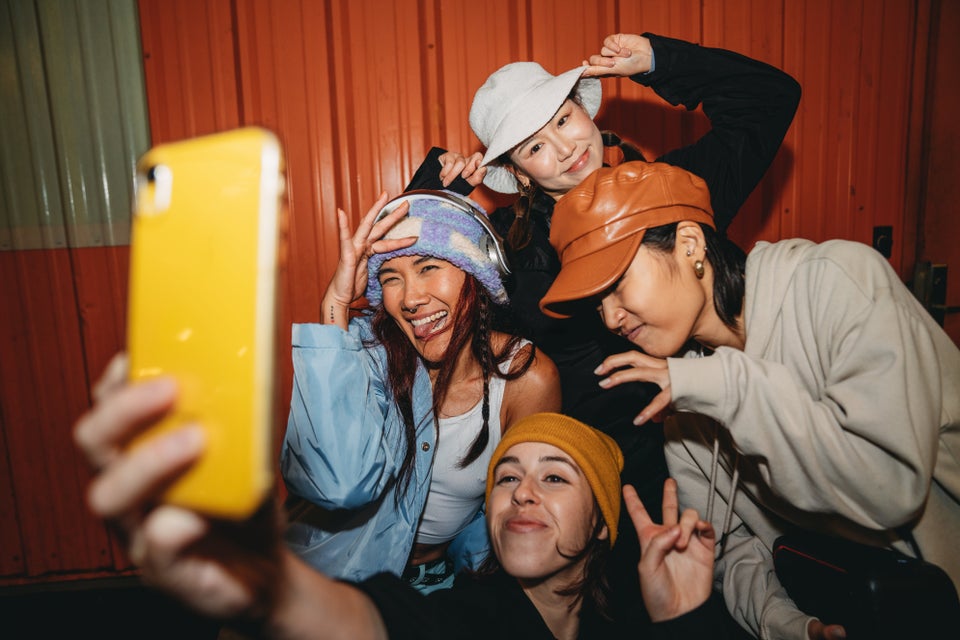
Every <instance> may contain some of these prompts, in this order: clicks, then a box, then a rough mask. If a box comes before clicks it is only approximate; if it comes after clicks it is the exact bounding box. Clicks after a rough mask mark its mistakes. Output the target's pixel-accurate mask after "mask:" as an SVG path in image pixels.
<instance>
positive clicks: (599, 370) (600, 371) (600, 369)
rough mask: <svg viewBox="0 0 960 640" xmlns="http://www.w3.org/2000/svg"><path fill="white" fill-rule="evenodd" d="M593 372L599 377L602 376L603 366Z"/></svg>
mask: <svg viewBox="0 0 960 640" xmlns="http://www.w3.org/2000/svg"><path fill="white" fill-rule="evenodd" d="M593 372H594V373H595V374H597V375H600V374H601V373H603V365H602V364H601V365H600V366H598V367H597V368H596V369H594V370H593Z"/></svg>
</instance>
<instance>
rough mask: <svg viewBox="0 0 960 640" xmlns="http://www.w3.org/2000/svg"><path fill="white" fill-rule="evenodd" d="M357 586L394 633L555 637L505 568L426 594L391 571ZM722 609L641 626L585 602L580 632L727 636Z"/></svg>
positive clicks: (464, 639) (528, 639)
mask: <svg viewBox="0 0 960 640" xmlns="http://www.w3.org/2000/svg"><path fill="white" fill-rule="evenodd" d="M634 575H636V573H634ZM357 586H358V587H359V588H360V589H361V590H362V591H363V592H364V593H366V594H367V595H368V596H369V597H370V598H371V599H372V600H373V602H374V604H375V605H376V607H377V609H378V610H379V611H380V615H381V617H382V618H383V621H384V623H385V624H386V627H387V633H388V635H389V637H390V638H416V639H418V640H420V639H422V640H433V639H436V640H448V639H450V638H456V639H457V640H471V639H474V638H475V639H476V640H490V639H492V638H505V639H510V638H518V639H522V640H541V639H542V640H553V634H551V633H550V630H549V629H548V628H547V625H546V623H545V622H544V621H543V618H541V617H540V613H539V612H538V611H537V609H536V607H534V606H533V603H532V602H531V601H530V599H529V598H527V596H526V594H524V592H523V590H522V589H521V588H520V584H519V583H518V582H517V581H516V579H514V578H511V577H510V576H508V575H507V574H505V573H503V572H502V571H501V572H497V573H495V574H493V575H491V576H486V577H483V578H476V577H473V576H469V575H463V576H460V577H458V578H457V581H456V583H455V584H454V586H453V588H452V589H441V590H439V591H434V592H432V593H430V594H428V595H426V596H424V595H423V594H421V593H419V592H418V591H416V590H415V589H414V588H413V587H411V586H409V585H407V584H406V583H404V582H403V581H402V580H400V579H399V578H397V577H396V576H394V575H392V574H387V573H381V574H379V575H376V576H373V577H372V578H370V579H369V580H366V581H364V582H362V583H360V584H358V585H357ZM637 606H642V605H639V604H638V605H637ZM723 613H724V612H723V609H722V606H721V605H720V604H719V603H718V602H717V601H716V600H715V599H711V600H708V601H707V602H706V603H704V604H703V605H701V606H700V607H698V608H697V609H694V610H693V611H691V612H689V613H686V614H684V615H682V616H680V617H679V618H674V619H673V620H668V621H665V622H659V623H655V624H654V623H650V622H646V624H642V625H640V626H637V625H634V624H617V623H614V622H612V621H611V620H608V619H606V618H604V617H602V616H600V615H599V614H598V613H597V612H596V611H595V610H594V609H593V608H592V607H591V606H589V604H588V603H585V604H584V606H583V609H582V611H581V613H580V634H579V637H580V638H583V639H584V640H593V639H597V640H618V639H619V638H630V640H687V639H689V638H702V639H703V640H719V639H721V638H727V637H728V635H727V630H726V625H725V623H724V620H723V617H722V616H723Z"/></svg>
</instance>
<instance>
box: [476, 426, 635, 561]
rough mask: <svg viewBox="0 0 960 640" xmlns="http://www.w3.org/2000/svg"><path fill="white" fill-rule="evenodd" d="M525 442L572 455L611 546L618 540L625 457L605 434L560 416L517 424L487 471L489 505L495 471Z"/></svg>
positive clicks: (510, 430)
mask: <svg viewBox="0 0 960 640" xmlns="http://www.w3.org/2000/svg"><path fill="white" fill-rule="evenodd" d="M521 442H545V443H546V444H550V445H553V446H555V447H557V448H558V449H560V450H561V451H563V452H564V453H566V454H567V455H569V456H570V457H571V458H573V460H574V461H575V462H576V463H577V465H578V466H579V467H580V470H581V471H583V475H584V477H586V479H587V482H588V483H589V484H590V488H591V489H592V490H593V496H594V498H596V500H597V504H598V505H600V513H601V514H602V515H603V520H604V522H606V524H607V529H608V530H609V531H610V546H611V547H612V546H613V543H614V542H616V540H617V522H619V520H620V471H621V470H623V453H622V452H621V451H620V447H619V446H617V443H616V442H615V441H614V440H613V438H611V437H610V436H608V435H607V434H605V433H602V432H600V431H597V430H596V429H594V428H593V427H590V426H588V425H585V424H584V423H582V422H580V421H579V420H575V419H573V418H571V417H570V416H565V415H561V414H559V413H535V414H533V415H529V416H527V417H525V418H521V419H520V420H518V421H517V422H516V423H514V424H513V425H512V426H511V427H510V428H509V429H507V432H506V433H505V434H504V435H503V439H501V440H500V444H498V445H497V448H496V449H495V450H494V452H493V457H492V458H491V459H490V466H489V467H488V468H487V498H486V499H487V503H488V506H489V502H490V491H491V490H492V489H493V470H494V468H495V467H496V466H497V462H499V461H500V458H502V457H503V455H504V454H505V453H506V452H507V449H509V448H510V447H512V446H513V445H515V444H518V443H521Z"/></svg>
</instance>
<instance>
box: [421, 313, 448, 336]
mask: <svg viewBox="0 0 960 640" xmlns="http://www.w3.org/2000/svg"><path fill="white" fill-rule="evenodd" d="M437 315H438V316H439V317H436V318H434V317H431V318H430V319H429V320H428V321H425V322H422V323H419V324H415V325H414V326H413V335H415V336H416V337H417V339H418V340H428V339H429V338H431V337H433V335H434V334H436V333H438V332H440V331H441V330H443V328H444V327H445V326H446V324H447V314H446V313H443V314H437Z"/></svg>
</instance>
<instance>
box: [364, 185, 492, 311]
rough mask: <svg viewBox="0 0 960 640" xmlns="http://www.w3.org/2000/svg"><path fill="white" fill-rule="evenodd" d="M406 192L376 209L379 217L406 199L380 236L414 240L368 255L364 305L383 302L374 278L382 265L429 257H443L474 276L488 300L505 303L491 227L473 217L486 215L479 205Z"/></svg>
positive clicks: (443, 195)
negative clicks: (407, 206)
mask: <svg viewBox="0 0 960 640" xmlns="http://www.w3.org/2000/svg"><path fill="white" fill-rule="evenodd" d="M412 193H413V194H414V195H413V196H411V195H410V194H405V195H403V196H400V197H399V198H395V199H394V200H391V201H390V202H388V203H387V204H386V205H385V206H384V208H383V211H382V212H381V216H382V215H384V214H385V213H386V212H389V211H392V210H393V209H394V208H396V207H397V206H399V204H400V203H401V202H403V201H404V200H407V201H409V202H410V211H409V213H408V214H407V215H406V216H405V217H403V218H402V219H401V220H400V221H399V222H397V224H395V225H394V226H393V227H392V228H391V229H390V230H389V231H387V233H386V234H385V235H384V236H383V237H384V239H387V240H389V239H394V238H408V237H411V236H414V237H416V238H417V241H416V242H415V243H414V244H412V245H411V246H409V247H405V248H403V249H398V250H396V251H391V252H389V253H375V254H374V255H372V256H371V257H370V260H369V261H368V262H367V301H368V302H369V303H370V305H371V306H376V305H378V304H380V303H381V302H383V291H382V289H381V288H380V280H379V278H378V276H379V274H380V268H381V267H382V266H383V263H384V262H386V261H387V260H390V259H392V258H399V257H401V256H431V257H433V258H440V259H441V260H446V261H447V262H449V263H450V264H452V265H453V266H455V267H457V268H459V269H461V270H463V271H465V272H466V273H469V274H470V275H472V276H473V277H474V278H476V279H477V282H479V283H480V285H481V286H483V288H484V289H485V290H486V291H487V294H489V296H490V299H491V300H493V302H494V303H496V304H505V303H506V302H507V291H506V289H504V286H503V277H502V273H503V271H504V270H505V269H506V267H505V263H503V262H499V261H498V260H497V259H496V256H498V255H499V256H501V258H502V255H503V249H502V247H501V246H500V239H499V238H498V237H497V236H496V234H495V232H494V231H493V229H492V227H490V226H489V224H484V223H483V222H481V221H480V219H478V218H477V216H482V217H483V220H485V219H486V212H485V211H484V210H483V208H482V207H480V205H478V204H476V203H475V202H473V201H472V200H467V199H465V198H463V197H460V196H458V195H456V194H450V193H448V192H445V191H435V192H427V191H419V192H412ZM464 206H467V207H471V208H472V209H473V210H474V213H473V214H472V215H471V213H470V212H469V211H466V210H465V209H464ZM491 243H492V245H493V246H492V247H491ZM494 249H495V250H494Z"/></svg>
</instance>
